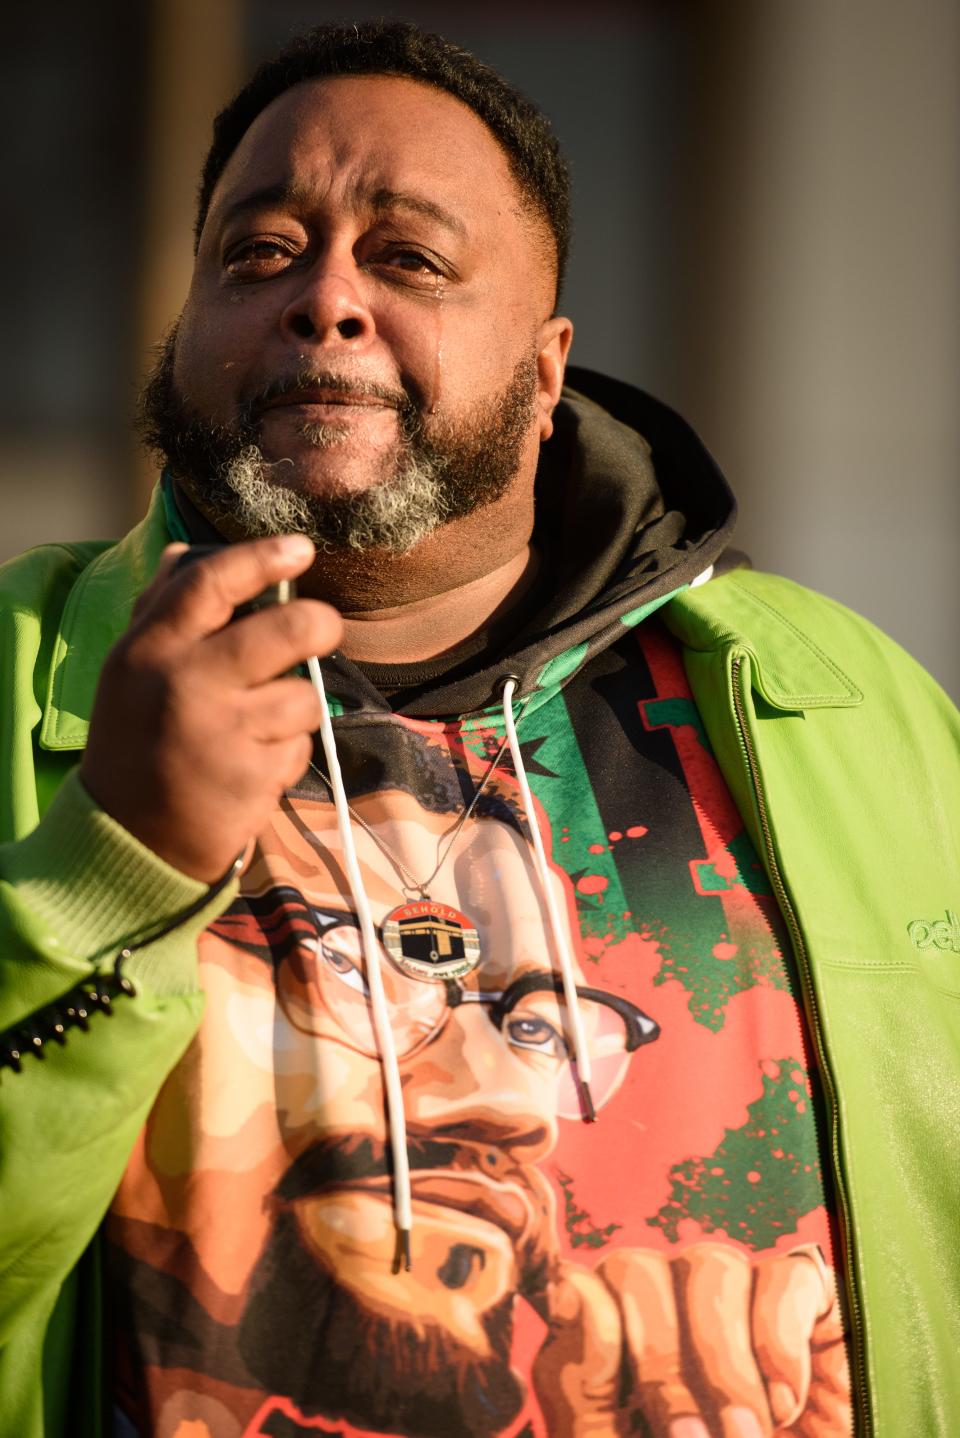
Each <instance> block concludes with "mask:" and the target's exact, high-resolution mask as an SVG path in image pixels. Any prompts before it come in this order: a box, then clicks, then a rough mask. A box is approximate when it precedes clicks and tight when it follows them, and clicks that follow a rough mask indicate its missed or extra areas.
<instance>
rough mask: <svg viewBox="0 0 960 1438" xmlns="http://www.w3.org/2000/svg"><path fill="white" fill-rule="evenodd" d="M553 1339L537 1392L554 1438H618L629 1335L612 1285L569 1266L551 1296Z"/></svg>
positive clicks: (538, 1371)
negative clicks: (625, 1342) (623, 1356)
mask: <svg viewBox="0 0 960 1438" xmlns="http://www.w3.org/2000/svg"><path fill="white" fill-rule="evenodd" d="M549 1322H550V1334H549V1337H548V1338H547V1341H546V1343H545V1344H544V1345H543V1347H542V1348H541V1350H540V1352H539V1353H538V1354H537V1357H536V1359H535V1360H534V1364H533V1386H534V1390H535V1392H536V1395H537V1400H538V1402H539V1404H540V1408H541V1411H542V1413H543V1416H544V1419H545V1421H546V1431H547V1432H548V1433H549V1434H550V1435H551V1438H617V1435H618V1434H619V1432H620V1428H619V1424H618V1421H617V1406H618V1405H617V1393H618V1389H619V1383H620V1358H621V1352H622V1347H623V1329H622V1324H621V1321H620V1313H619V1309H618V1308H617V1304H616V1302H615V1300H614V1298H613V1296H612V1295H611V1293H610V1291H609V1289H608V1288H607V1287H606V1285H605V1284H604V1283H603V1282H602V1281H601V1280H600V1279H599V1278H596V1277H594V1275H593V1274H592V1273H588V1272H587V1271H586V1270H585V1269H580V1268H576V1267H574V1266H573V1265H572V1264H570V1265H565V1266H564V1268H563V1269H562V1271H561V1274H560V1276H559V1278H558V1279H557V1280H556V1282H555V1283H554V1284H553V1285H552V1288H551V1292H550V1317H549Z"/></svg>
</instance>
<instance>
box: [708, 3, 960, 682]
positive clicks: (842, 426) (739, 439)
mask: <svg viewBox="0 0 960 1438" xmlns="http://www.w3.org/2000/svg"><path fill="white" fill-rule="evenodd" d="M958 11H960V7H958V6H957V4H956V3H955V0H924V3H923V4H922V5H916V6H906V5H903V4H902V3H900V0H806V3H805V4H803V5H797V4H796V3H793V0H764V3H762V4H760V3H754V0H751V2H750V3H743V4H738V5H730V6H710V5H704V6H702V7H700V10H699V15H700V21H701V23H700V29H699V44H700V47H701V78H702V85H701V87H700V102H699V110H698V113H697V114H696V116H695V123H694V126H693V129H692V133H691V143H690V156H691V172H690V186H689V196H688V215H687V226H686V234H687V244H686V252H685V263H684V266H683V271H684V274H685V276H686V283H685V290H684V297H683V301H682V304H683V312H684V324H683V333H684V337H685V345H684V353H683V356H682V361H681V369H682V376H681V379H680V387H681V388H682V389H683V391H685V401H686V404H687V408H688V410H689V412H690V414H691V417H692V418H695V419H696V421H697V422H698V424H699V426H700V427H701V428H702V430H703V432H704V433H705V435H706V436H707V438H708V442H710V443H711V445H712V447H713V448H714V449H715V450H716V452H717V454H718V457H719V458H720V459H721V461H722V462H723V464H724V466H725V468H726V469H727V470H728V472H729V474H730V477H731V480H732V482H733V485H734V488H735V490H736V491H737V493H738V495H739V497H740V499H741V501H742V511H743V521H742V525H741V528H740V530H739V535H738V538H739V542H740V543H741V545H742V546H743V547H744V548H746V549H748V550H749V551H750V552H751V554H752V556H753V558H754V560H755V562H756V563H757V564H758V565H763V566H764V567H769V568H773V569H778V570H780V571H781V572H784V573H786V574H789V575H791V576H793V577H794V578H797V579H800V580H802V581H803V582H805V583H807V584H810V585H812V586H813V587H814V588H818V589H822V590H824V591H825V592H827V593H829V594H832V595H834V596H835V597H837V598H839V599H842V600H844V601H845V602H847V603H849V604H851V605H852V606H854V607H855V608H858V609H860V610H861V611H862V612H864V613H866V614H867V615H868V616H869V617H870V618H872V619H874V620H875V621H876V622H877V623H879V624H880V625H881V626H882V627H883V628H885V629H886V630H888V632H890V633H892V634H893V635H894V636H895V637H896V638H898V639H899V640H900V641H901V642H902V643H903V644H904V645H905V646H906V647H907V648H909V649H910V650H911V651H912V652H913V653H914V654H915V655H916V656H917V657H918V658H919V659H920V660H921V661H922V662H923V663H924V664H926V665H927V667H929V668H930V669H931V670H932V671H933V672H934V674H936V676H937V677H938V678H939V679H940V681H941V683H943V684H944V685H945V686H946V687H947V688H948V689H949V690H950V691H951V692H952V693H953V694H954V695H955V696H960V646H958V643H957V614H958V607H960V606H958V601H960V543H958V539H960V485H958V483H957V474H958V460H960V432H958V413H957V381H958V376H960V324H958V319H960V274H958V261H957V255H958V249H960V102H958V89H957V79H958V74H957V69H958V51H960V13H958Z"/></svg>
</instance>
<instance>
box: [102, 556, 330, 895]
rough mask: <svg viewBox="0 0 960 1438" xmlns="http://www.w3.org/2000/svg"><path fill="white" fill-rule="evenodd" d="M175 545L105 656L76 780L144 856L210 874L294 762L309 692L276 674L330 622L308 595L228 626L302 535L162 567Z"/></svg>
mask: <svg viewBox="0 0 960 1438" xmlns="http://www.w3.org/2000/svg"><path fill="white" fill-rule="evenodd" d="M183 549H184V546H183V545H170V546H169V547H168V549H167V550H166V551H165V552H164V558H163V561H162V563H161V566H160V569H159V571H158V573H157V576H156V578H155V579H154V581H153V583H152V584H151V586H150V588H149V589H147V590H146V591H145V592H144V593H143V594H142V595H141V597H140V599H139V601H138V602H137V605H136V608H135V609H134V612H133V618H132V621H131V624H130V628H129V629H128V630H127V632H126V634H124V635H123V637H122V638H121V639H120V640H119V642H118V643H117V644H116V645H115V646H114V648H113V649H112V650H111V651H110V654H109V655H108V656H107V660H106V663H105V664H104V666H103V672H102V674H101V676H100V683H99V687H98V689H97V697H96V703H95V705H94V710H93V717H92V719H91V723H90V737H89V740H88V743H87V749H86V753H85V754H84V757H83V762H82V764H81V766H80V777H81V779H82V780H83V783H84V785H85V786H86V788H87V790H88V791H89V793H90V794H91V796H92V797H93V798H94V799H95V800H96V802H97V803H98V804H99V805H100V806H101V808H103V809H104V810H106V812H107V813H108V814H110V815H112V816H113V818H115V819H116V820H118V821H119V823H121V824H122V825H123V826H124V828H125V829H128V830H129V832H130V833H131V834H133V835H135V836H136V838H138V839H140V840H141V841H142V842H143V843H144V844H146V845H147V847H148V848H150V849H152V850H153V851H154V853H156V854H159V855H160V857H161V858H162V859H166V861H167V862H168V863H169V864H172V865H173V866H174V867H175V868H177V869H180V870H181V871H182V872H183V873H185V874H190V875H192V876H193V877H194V878H197V879H202V880H203V881H204V882H206V883H212V882H213V881H214V880H215V879H217V878H219V876H220V875H221V874H222V873H223V872H224V871H225V870H226V869H227V867H228V866H229V864H230V862H231V860H232V859H235V858H236V856H237V854H239V853H242V851H243V850H244V849H245V848H246V846H247V845H248V843H249V842H250V840H251V839H252V838H255V837H256V835H257V834H258V833H259V832H260V830H261V829H262V827H263V825H264V823H265V822H266V820H267V818H268V816H269V814H270V813H271V811H272V810H273V809H274V807H275V806H276V804H277V801H278V800H279V798H280V795H281V794H282V793H283V791H284V789H286V788H288V787H289V786H290V785H291V784H294V783H295V782H296V781H297V780H298V779H299V778H300V776H301V775H302V774H303V772H304V770H305V769H306V767H307V764H308V762H309V759H310V754H311V748H312V735H313V731H314V730H315V729H316V728H317V727H318V725H319V723H320V706H319V701H318V700H317V697H316V695H315V693H314V691H313V688H312V686H311V684H310V682H309V680H307V679H298V678H292V677H290V676H289V674H288V672H287V671H289V670H291V669H293V668H295V667H296V666H297V665H298V664H300V663H302V662H303V661H304V660H305V659H308V658H309V657H310V656H311V655H318V656H323V655H325V654H329V653H330V652H331V650H333V649H335V648H336V646H337V644H338V642H339V640H340V635H341V623H340V618H339V615H338V614H337V613H336V611H335V610H333V609H331V608H330V607H329V605H326V604H320V603H318V602H317V601H316V600H312V599H296V600H293V601H292V602H291V603H290V604H283V605H276V606H272V607H270V608H268V609H264V610H261V611H260V612H259V613H255V614H252V615H249V616H247V617H245V618H243V619H239V620H237V622H236V623H235V624H230V622H229V621H230V617H231V615H232V613H233V610H234V608H235V607H236V606H237V605H238V604H242V603H244V602H245V601H246V600H250V599H253V598H255V597H256V595H258V594H259V593H260V592H261V591H262V590H264V589H266V588H267V586H268V585H271V584H276V583H277V581H278V580H281V579H292V578H293V577H294V576H296V575H298V574H301V573H303V571H304V570H305V569H306V568H307V567H308V565H309V564H310V562H311V560H312V559H313V554H314V551H313V546H312V545H311V543H310V541H309V540H307V539H304V538H302V537H300V536H285V537H284V538H282V539H261V540H256V541H253V542H251V543H247V544H233V545H229V546H225V547H224V549H223V552H222V553H219V554H215V555H211V556H210V557H209V558H205V559H201V560H198V561H197V562H196V563H195V564H191V565H190V566H188V567H186V568H184V569H183V570H182V571H181V572H178V573H173V569H174V565H175V563H176V560H177V558H178V556H179V555H180V554H181V553H182V552H183ZM278 676H282V677H278Z"/></svg>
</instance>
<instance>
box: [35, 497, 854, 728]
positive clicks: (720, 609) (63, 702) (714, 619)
mask: <svg viewBox="0 0 960 1438" xmlns="http://www.w3.org/2000/svg"><path fill="white" fill-rule="evenodd" d="M171 537H172V536H171V533H170V529H169V524H168V520H167V515H166V511H165V507H164V503H163V497H162V494H161V490H160V486H159V485H158V486H157V488H156V489H155V490H154V493H153V497H152V499H151V502H150V508H149V509H148V511H147V514H146V516H145V517H144V519H143V520H142V521H141V523H140V524H138V525H137V526H136V528H135V529H132V530H131V531H130V533H129V534H128V535H127V536H126V538H124V539H122V540H120V542H119V543H118V544H116V545H114V546H113V547H112V548H110V549H108V550H105V551H104V552H103V553H102V554H100V555H98V556H97V557H96V558H95V559H94V560H92V561H91V563H90V564H88V565H87V567H86V568H85V569H84V570H83V571H82V573H81V574H80V577H79V578H78V580H77V582H76V583H75V584H74V586H73V589H72V590H71V591H70V595H69V597H68V599H67V603H66V606H65V608H64V611H63V616H62V619H61V622H60V632H59V634H58V635H57V639H56V644H55V647H54V652H53V662H52V663H51V666H50V681H49V685H48V690H47V698H46V704H45V706H44V713H43V718H42V721H41V726H40V747H41V748H42V749H50V750H69V749H82V748H83V746H84V744H85V743H86V740H87V731H88V729H89V727H90V714H91V712H92V709H93V700H94V695H95V694H96V688H97V681H98V680H99V677H100V671H101V669H102V668H103V662H104V660H105V658H106V656H107V654H108V652H109V651H110V649H111V648H112V647H113V645H114V644H115V643H116V642H117V640H118V639H119V638H120V636H121V634H122V633H123V632H124V630H125V629H126V628H127V625H128V624H129V622H130V614H131V611H132V609H133V605H134V602H135V600H136V598H137V596H138V595H139V594H141V593H142V592H143V590H144V589H145V588H146V587H147V585H148V584H149V583H150V581H151V579H152V578H153V576H154V574H155V572H156V569H157V566H158V564H159V562H160V556H161V554H162V552H163V549H164V547H165V546H166V545H167V544H169V543H170V540H171ZM774 600H776V603H774V602H773V601H774ZM785 601H786V602H785ZM791 601H795V603H794V605H793V607H794V608H796V609H802V610H803V611H804V613H805V614H806V613H807V612H808V607H809V602H810V595H809V592H808V591H806V590H803V589H801V588H800V587H799V586H798V585H793V584H791V583H790V582H789V581H787V580H781V579H776V578H774V577H773V576H770V575H764V574H757V573H755V572H754V571H752V570H745V569H739V570H735V571H734V572H733V573H732V574H727V575H724V576H723V577H722V578H719V579H713V580H711V581H710V582H709V583H708V584H704V585H701V586H699V587H697V588H689V589H685V590H682V591H681V592H680V593H679V594H677V595H676V596H675V597H674V598H673V599H672V600H671V601H670V602H669V604H667V605H666V606H665V608H664V610H663V611H662V612H663V615H664V618H665V620H666V623H667V626H668V628H669V629H670V630H671V631H672V632H673V633H674V634H675V635H676V636H677V638H678V639H680V641H681V642H682V643H683V644H685V645H687V646H688V647H689V648H691V649H696V650H711V649H712V650H717V649H723V648H733V649H741V650H743V651H745V652H747V653H749V654H750V655H751V656H752V658H753V659H754V661H755V663H754V664H753V665H752V666H751V674H752V677H753V682H754V684H755V686H756V687H757V689H758V691H759V692H760V693H761V694H762V695H763V697H764V699H766V700H767V702H768V703H769V704H771V705H772V706H773V707H774V708H776V709H782V710H792V711H794V712H796V711H797V710H801V711H802V710H804V709H812V708H847V707H850V706H852V705H856V704H859V703H861V701H862V699H863V695H862V693H861V691H860V690H859V689H858V688H857V686H856V685H855V684H854V682H853V681H852V680H851V679H850V678H849V677H848V676H847V675H846V674H845V673H844V672H843V670H842V669H841V668H840V666H839V665H838V664H837V663H836V662H835V661H834V660H833V659H832V658H831V657H830V656H829V655H828V654H827V653H826V652H825V651H824V650H823V648H822V647H821V646H820V645H819V644H817V643H815V642H814V640H813V639H812V638H810V637H809V636H808V635H807V634H805V633H804V632H803V630H802V628H801V627H800V625H799V623H798V622H797V621H798V618H799V615H798V614H796V613H793V612H792V607H791ZM819 602H821V603H822V602H823V601H819Z"/></svg>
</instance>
